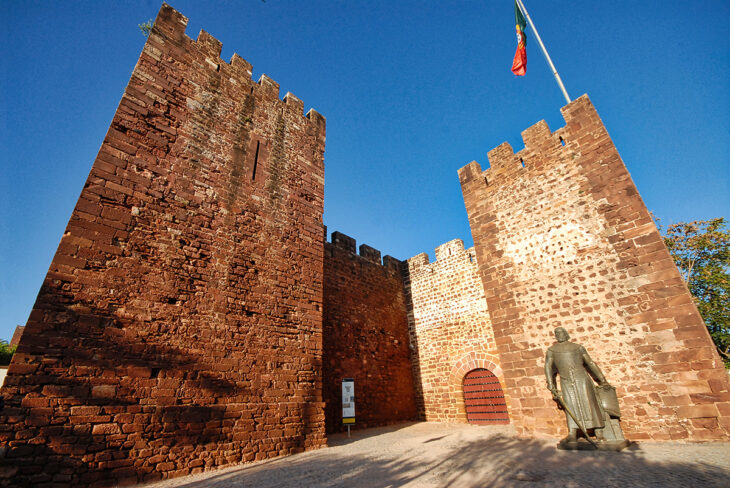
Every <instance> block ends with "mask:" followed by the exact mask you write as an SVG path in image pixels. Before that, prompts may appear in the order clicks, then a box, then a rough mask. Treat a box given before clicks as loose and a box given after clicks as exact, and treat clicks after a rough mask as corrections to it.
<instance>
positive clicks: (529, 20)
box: [515, 0, 570, 103]
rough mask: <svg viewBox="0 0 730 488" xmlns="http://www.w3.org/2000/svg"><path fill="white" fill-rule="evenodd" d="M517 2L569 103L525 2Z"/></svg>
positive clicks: (568, 98) (565, 91) (566, 93)
mask: <svg viewBox="0 0 730 488" xmlns="http://www.w3.org/2000/svg"><path fill="white" fill-rule="evenodd" d="M515 1H516V2H517V5H519V7H520V10H522V13H523V14H525V17H526V18H527V21H528V22H529V23H530V27H532V32H534V33H535V38H536V39H537V42H538V43H539V44H540V47H541V48H542V53H543V54H544V55H545V59H547V62H548V64H549V65H550V69H551V70H553V76H555V81H557V82H558V86H559V87H560V91H562V92H563V96H564V97H565V100H566V101H567V102H568V103H570V97H569V96H568V92H567V90H566V89H565V85H563V80H561V79H560V75H559V74H558V70H556V69H555V65H554V64H553V60H552V59H550V55H549V54H548V52H547V49H545V44H543V43H542V39H540V34H538V33H537V29H536V28H535V24H534V23H533V22H532V19H531V18H530V14H528V13H527V9H526V8H525V4H523V3H522V0H515Z"/></svg>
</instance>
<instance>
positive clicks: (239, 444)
mask: <svg viewBox="0 0 730 488" xmlns="http://www.w3.org/2000/svg"><path fill="white" fill-rule="evenodd" d="M51 315H52V314H51ZM46 325H47V326H48V327H49V328H50V329H51V330H48V331H46V332H44V333H43V334H34V335H30V334H26V335H25V337H24V340H23V343H22V344H21V348H20V352H19V353H17V354H16V357H15V358H14V359H13V366H12V367H11V370H12V368H13V367H15V366H22V369H19V370H18V371H19V372H18V373H17V374H10V375H9V376H8V377H7V381H6V384H5V387H4V388H2V390H0V392H1V393H2V397H3V398H4V399H5V407H4V409H3V410H2V411H0V424H1V425H0V435H7V434H8V432H9V431H10V432H12V431H14V434H12V435H14V439H13V440H11V442H10V443H9V447H8V448H7V450H6V451H4V452H3V453H2V454H0V484H2V482H3V481H7V480H8V479H9V480H10V482H11V484H12V485H15V484H17V485H18V486H26V485H27V486H30V485H36V484H39V483H47V482H54V481H60V482H64V481H65V482H71V483H72V484H76V485H85V484H92V483H99V482H101V483H102V484H113V483H115V480H126V479H130V478H131V479H136V480H138V481H151V480H158V479H160V478H162V477H163V473H164V476H170V477H172V476H180V475H185V474H188V473H189V472H190V470H191V469H195V468H198V469H197V470H201V469H203V468H205V469H207V468H210V467H213V466H220V465H223V464H234V463H237V462H243V461H252V460H254V459H256V458H258V459H264V458H266V457H272V456H273V455H276V454H277V451H276V450H273V449H271V450H269V449H266V448H264V447H263V446H262V444H266V441H262V440H263V439H264V437H265V436H263V430H264V427H265V426H266V423H267V422H266V421H265V420H262V419H264V418H267V419H268V420H269V421H271V420H272V419H273V418H281V417H282V416H284V414H283V413H282V410H281V406H280V405H279V404H278V402H276V401H272V400H271V399H269V398H268V397H267V394H266V393H265V390H266V389H267V388H268V385H267V384H266V383H265V382H263V381H258V380H256V379H254V380H252V381H250V382H247V383H248V385H249V386H248V387H242V386H241V385H242V384H243V383H241V381H242V379H243V376H244V375H243V373H242V372H240V371H237V370H236V368H235V367H232V368H229V370H226V368H225V367H221V361H220V360H218V361H216V360H215V358H216V357H220V356H221V354H220V353H221V352H223V351H221V349H222V348H226V349H228V350H235V349H236V345H235V344H227V345H224V344H222V343H220V342H216V341H214V340H213V341H210V342H205V343H204V344H203V343H202V342H197V347H196V346H193V345H191V343H188V344H187V345H186V344H185V340H186V338H185V337H181V338H177V339H175V338H171V337H162V338H157V339H154V341H155V342H152V340H153V339H151V338H143V337H141V336H139V335H138V334H137V333H134V332H132V328H125V327H124V325H123V324H122V323H121V322H120V321H118V320H116V319H114V318H112V317H109V316H104V315H102V314H93V313H88V314H84V315H75V314H72V315H71V316H67V321H66V322H65V323H55V324H53V325H51V324H46ZM171 325H172V324H169V323H168V324H157V325H149V327H170V326H171ZM239 325H240V324H239ZM173 328H174V327H173ZM165 339H167V340H168V342H167V343H163V341H164V340H165ZM45 341H49V342H50V343H52V344H58V345H62V346H59V347H54V348H52V349H44V348H45V347H46V346H45V344H44V342H45ZM175 342H178V344H175ZM193 343H195V342H194V341H193ZM203 346H204V349H205V350H203ZM239 346H244V345H243V344H239ZM216 349H218V351H216V354H213V351H215V350H216ZM29 353H30V354H29ZM231 359H233V358H231ZM253 362H254V364H255V363H256V360H255V359H254V361H253ZM16 363H17V364H16ZM21 372H24V373H25V374H20V373H21ZM69 372H73V373H72V374H75V375H72V374H69ZM256 376H258V375H256ZM306 383H307V382H306V381H302V382H298V385H299V386H300V387H301V388H302V389H304V387H303V386H302V385H304V384H306ZM312 388H314V385H312ZM26 392H27V394H26ZM220 398H225V399H226V401H225V402H224V403H221V402H219V399H220ZM306 410H307V406H306V405H303V406H302V408H301V410H300V411H299V413H300V415H301V423H300V427H299V428H298V429H297V432H296V433H294V432H292V433H290V436H291V437H288V439H287V442H285V444H287V445H286V446H284V445H282V446H281V448H282V449H285V450H289V451H290V452H301V451H303V450H304V445H305V438H306V437H307V434H308V433H310V432H311V431H312V427H311V425H310V424H309V419H308V416H309V414H310V412H308V411H306ZM255 439H258V441H257V440H255ZM223 450H225V454H222V451H223ZM257 452H258V456H257ZM281 452H282V453H284V451H281ZM261 456H263V457H261Z"/></svg>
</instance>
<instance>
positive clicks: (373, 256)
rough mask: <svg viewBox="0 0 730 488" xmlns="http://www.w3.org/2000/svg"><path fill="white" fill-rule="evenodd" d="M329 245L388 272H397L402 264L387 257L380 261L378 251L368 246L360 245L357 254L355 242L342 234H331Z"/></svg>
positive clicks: (391, 257)
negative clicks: (381, 267)
mask: <svg viewBox="0 0 730 488" xmlns="http://www.w3.org/2000/svg"><path fill="white" fill-rule="evenodd" d="M326 235H327V229H326V227H325V237H326ZM329 243H330V244H332V246H333V247H336V248H337V249H341V250H343V251H345V252H348V253H350V254H352V255H353V256H357V257H359V258H362V259H364V260H365V261H368V262H371V263H373V264H377V265H382V266H383V267H385V268H387V269H389V270H393V271H399V270H400V267H401V265H402V264H403V261H401V260H399V259H396V258H394V257H393V256H388V255H386V256H383V258H382V260H381V258H380V255H381V253H380V251H379V250H378V249H375V248H374V247H370V246H368V245H367V244H360V248H359V249H360V253H359V254H358V253H357V251H356V249H357V242H356V241H355V239H354V238H353V237H350V236H348V235H346V234H343V233H342V232H338V231H335V232H333V233H332V235H331V239H330V241H329Z"/></svg>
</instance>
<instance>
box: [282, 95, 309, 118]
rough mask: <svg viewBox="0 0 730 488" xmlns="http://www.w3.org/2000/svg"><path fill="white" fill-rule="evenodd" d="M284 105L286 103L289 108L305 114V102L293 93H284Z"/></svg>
mask: <svg viewBox="0 0 730 488" xmlns="http://www.w3.org/2000/svg"><path fill="white" fill-rule="evenodd" d="M284 105H286V108H287V110H290V111H291V112H294V113H297V114H299V115H302V116H303V115H304V102H302V101H301V100H300V99H298V98H297V97H296V96H294V94H293V93H291V92H286V95H284Z"/></svg>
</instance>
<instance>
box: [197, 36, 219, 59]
mask: <svg viewBox="0 0 730 488" xmlns="http://www.w3.org/2000/svg"><path fill="white" fill-rule="evenodd" d="M195 43H196V44H197V46H198V47H199V48H200V49H201V50H202V51H204V52H205V53H206V54H207V55H208V56H210V57H212V58H214V59H215V60H218V61H221V58H220V56H221V51H222V50H223V43H222V42H221V41H219V40H218V39H216V38H215V37H213V36H212V35H210V34H209V33H208V32H206V31H204V30H202V29H201V30H200V33H198V38H197V39H196V41H195ZM216 64H220V63H216Z"/></svg>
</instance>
